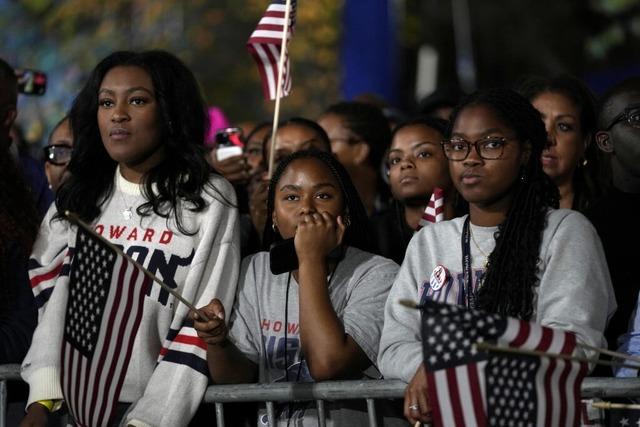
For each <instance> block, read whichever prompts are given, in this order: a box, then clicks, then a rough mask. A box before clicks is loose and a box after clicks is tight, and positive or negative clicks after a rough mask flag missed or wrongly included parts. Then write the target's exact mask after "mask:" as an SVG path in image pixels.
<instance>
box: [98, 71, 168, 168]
mask: <svg viewBox="0 0 640 427" xmlns="http://www.w3.org/2000/svg"><path fill="white" fill-rule="evenodd" d="M98 126H99V128H100V136H101V137H102V143H103V144H104V147H105V149H106V150H107V152H108V153H109V156H110V157H111V158H112V159H113V160H115V161H116V162H118V163H119V164H120V168H121V171H122V172H123V175H125V178H126V177H127V176H126V174H125V169H130V170H135V171H136V172H137V173H144V172H146V171H148V170H149V169H151V168H152V167H153V166H155V165H157V164H158V163H160V162H161V161H162V159H163V157H164V151H163V149H162V146H161V141H160V135H159V129H160V126H159V110H158V105H157V100H156V94H155V91H154V88H153V83H152V81H151V77H150V76H149V74H148V73H147V72H146V71H145V70H143V69H142V68H139V67H136V66H118V67H114V68H112V69H111V70H110V71H109V72H107V74H106V75H105V76H104V79H103V80H102V83H101V85H100V90H99V92H98Z"/></svg>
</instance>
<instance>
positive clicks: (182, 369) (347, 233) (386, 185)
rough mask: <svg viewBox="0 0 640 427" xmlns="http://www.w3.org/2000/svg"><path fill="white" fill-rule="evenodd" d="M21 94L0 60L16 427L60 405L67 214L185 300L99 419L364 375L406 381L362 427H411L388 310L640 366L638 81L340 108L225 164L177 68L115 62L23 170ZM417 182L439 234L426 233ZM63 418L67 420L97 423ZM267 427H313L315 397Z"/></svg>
mask: <svg viewBox="0 0 640 427" xmlns="http://www.w3.org/2000/svg"><path fill="white" fill-rule="evenodd" d="M178 83H179V84H178ZM16 88H17V84H16V79H15V75H14V72H13V69H12V68H11V67H10V66H9V65H8V64H7V63H6V62H4V61H1V60H0V114H1V116H0V119H1V120H0V194H1V197H2V200H3V202H2V204H0V336H1V339H0V342H1V344H0V363H22V372H21V374H22V377H23V379H24V381H25V382H26V383H28V385H29V394H28V398H27V402H26V415H25V417H24V419H23V420H22V425H23V426H44V425H47V420H48V419H49V418H50V417H51V412H53V411H56V410H57V409H58V408H59V407H60V406H61V404H62V403H63V401H64V399H65V394H64V392H63V386H62V384H61V379H60V378H61V370H62V367H61V364H62V361H61V346H62V343H63V336H64V334H65V314H66V315H67V316H68V315H69V313H70V312H71V313H72V311H73V309H74V308H73V307H71V308H70V307H69V305H68V298H69V297H68V295H69V292H70V276H71V272H72V271H73V269H74V268H76V267H75V266H76V265H77V264H78V263H80V261H81V260H79V259H78V258H79V257H80V255H78V254H77V253H75V249H76V246H77V243H76V236H77V233H78V227H77V226H76V225H75V224H74V223H72V222H70V221H69V219H68V218H67V217H66V216H65V212H67V211H70V212H73V213H75V214H76V215H77V216H78V217H79V218H81V219H82V220H83V221H85V222H86V223H88V224H90V225H91V227H92V228H93V229H94V230H95V231H96V232H97V233H98V234H100V235H102V237H104V238H106V239H107V240H109V241H111V242H112V243H114V244H116V245H118V246H119V247H121V248H122V250H123V252H124V253H126V254H127V255H129V256H131V257H132V258H133V259H135V260H136V261H137V262H139V263H140V264H141V265H142V266H144V267H145V268H147V269H148V270H149V271H150V272H151V273H153V274H155V275H157V276H158V277H159V278H160V279H161V280H162V281H164V282H165V283H166V284H167V285H168V286H170V287H171V288H173V289H174V290H175V291H176V292H177V293H179V294H180V295H182V297H183V298H184V299H186V300H187V301H189V302H192V303H193V304H194V305H195V306H196V307H198V308H199V310H198V311H197V312H195V311H191V310H189V308H188V307H187V306H185V305H184V304H182V303H179V302H178V300H176V299H175V297H174V296H173V295H172V294H169V293H168V292H166V291H165V290H164V289H162V288H161V287H159V286H156V285H154V286H153V287H152V288H150V290H149V291H148V293H147V295H146V297H145V299H144V310H143V314H142V317H141V319H140V324H139V327H138V330H137V335H136V337H135V340H134V344H133V351H132V352H131V359H130V360H129V362H128V363H129V364H128V367H127V368H126V374H125V376H124V381H123V383H122V384H121V388H120V389H119V393H118V396H117V404H116V405H115V406H114V409H113V413H112V415H111V416H110V420H109V422H108V425H128V426H136V427H143V426H179V425H188V424H189V422H190V421H191V420H192V419H193V418H194V415H195V414H196V412H197V410H198V407H199V406H200V403H201V401H202V397H203V394H204V391H205V389H206V387H207V385H208V384H211V383H213V384H232V383H255V382H258V383H273V382H281V381H292V382H313V381H322V380H339V379H382V378H385V379H400V380H402V381H404V382H406V383H407V388H406V391H405V397H404V401H403V405H402V406H400V405H395V406H394V405H393V404H389V405H386V406H384V408H382V410H381V411H379V417H380V422H381V424H383V425H406V422H407V420H408V421H409V422H411V423H416V422H429V420H430V411H431V408H430V404H429V401H428V399H427V397H426V396H427V393H426V390H427V379H426V375H425V363H424V361H423V356H422V354H423V353H422V346H423V343H422V340H421V333H420V325H421V322H420V314H419V311H417V310H411V309H408V308H406V307H404V306H402V305H400V304H398V300H399V299H408V300H412V301H416V302H420V301H426V300H434V301H440V302H446V303H449V304H457V305H463V306H466V307H469V308H477V309H483V310H486V311H489V312H493V313H499V314H502V315H506V316H512V317H516V318H519V319H523V320H529V321H535V322H536V323H540V324H542V325H544V326H549V327H552V328H556V329H561V330H566V331H571V332H573V333H575V335H576V337H577V340H578V342H581V343H584V344H588V345H590V346H593V347H600V348H607V347H608V348H610V349H620V350H621V351H624V352H627V353H629V354H640V315H638V314H637V313H636V309H637V306H638V293H639V290H640V284H638V283H637V281H636V280H634V279H633V276H632V274H633V269H632V266H633V264H634V259H633V258H634V251H633V250H632V249H631V250H630V247H631V248H632V247H633V246H632V245H631V246H630V245H629V244H624V242H627V243H629V242H631V243H632V242H633V241H636V238H638V237H640V236H639V235H640V226H638V225H636V224H637V221H635V212H636V209H637V208H638V207H639V206H640V158H638V157H639V156H640V78H631V79H627V80H625V81H623V82H621V83H618V84H616V85H615V86H614V87H612V88H611V89H610V90H609V91H608V92H607V93H605V94H604V95H602V96H601V97H600V98H599V99H597V98H596V97H595V96H594V95H593V94H592V93H591V91H590V90H589V89H588V88H587V86H586V85H585V84H584V83H583V82H581V81H580V80H579V79H577V78H574V77H571V76H556V77H552V78H541V77H527V78H524V79H522V80H521V81H519V82H514V84H513V85H511V86H509V87H502V88H492V89H483V90H479V91H478V92H476V93H473V94H469V95H468V96H460V97H455V98H448V99H446V100H442V99H439V101H438V102H437V103H436V102H427V101H425V102H423V103H421V104H420V108H419V111H417V112H415V114H405V115H404V116H403V117H399V116H398V113H397V111H393V114H388V111H389V110H385V109H383V108H380V106H378V105H374V103H371V102H367V101H364V100H362V101H342V102H339V103H336V104H334V105H331V106H329V107H327V108H326V109H325V110H324V112H323V113H322V114H321V115H320V116H319V117H317V119H316V120H312V119H309V118H304V117H292V118H288V119H286V120H284V121H282V122H281V123H279V125H278V128H277V134H276V135H272V134H271V132H272V129H271V124H270V123H269V122H264V123H260V124H257V125H255V126H254V127H253V128H252V129H247V132H246V137H243V143H244V153H243V154H240V155H236V156H232V157H229V158H226V159H221V160H220V159H219V158H218V157H217V156H216V154H215V153H216V149H217V147H216V146H215V145H214V146H213V147H207V145H206V144H205V142H206V139H207V131H208V129H209V123H208V116H207V108H206V104H205V102H204V100H203V97H202V94H201V93H200V90H199V86H198V83H197V81H196V79H195V77H194V76H193V74H192V73H191V71H190V70H189V69H188V68H187V67H186V66H185V65H184V64H183V63H182V62H181V61H180V60H179V59H178V58H176V57H175V56H173V55H172V54H170V53H167V52H163V51H146V52H141V53H134V52H115V53H113V54H110V55H109V56H107V57H106V58H104V59H103V60H102V61H101V62H100V63H99V64H98V65H97V66H96V67H95V68H94V69H93V71H92V72H91V74H90V75H89V77H88V79H87V81H86V83H85V85H84V87H83V88H82V89H81V90H80V92H79V93H78V95H77V96H76V98H75V100H74V102H73V105H72V107H71V109H70V110H69V111H68V114H67V115H66V116H65V117H61V118H60V122H59V123H58V125H57V126H56V127H55V128H54V130H53V132H52V133H51V136H50V138H49V140H48V144H47V146H46V147H45V149H44V166H42V167H41V170H40V171H39V173H36V172H37V171H36V172H34V171H33V170H32V169H33V165H32V164H31V166H29V167H27V163H26V161H25V160H24V159H23V157H24V156H22V155H21V153H19V151H18V150H17V149H16V143H15V141H13V139H15V138H12V137H11V136H10V135H11V132H10V131H11V127H12V124H13V122H14V120H15V117H16V115H17V110H16V99H17V90H16ZM385 112H387V114H385ZM272 151H273V153H272ZM271 157H272V158H273V159H274V165H273V168H272V169H271V168H269V159H270V158H271ZM29 170H31V172H29ZM44 179H46V182H47V183H48V185H47V184H46V183H45V184H44V185H43V180H44ZM436 189H439V190H441V191H442V194H443V195H444V208H443V212H442V213H443V216H444V221H441V222H437V223H434V224H431V225H428V226H424V227H422V228H421V226H420V222H421V218H422V216H423V212H424V211H425V208H426V207H427V204H428V202H429V199H430V197H431V196H432V194H433V193H434V192H435V191H436ZM47 200H48V201H49V202H50V204H49V203H48V202H47ZM43 205H44V208H43V207H42V206H43ZM84 262H88V263H89V264H91V260H88V261H87V260H85V261H84ZM583 355H584V356H586V357H589V358H590V359H592V360H596V359H597V358H598V356H599V355H598V354H597V353H596V352H585V354H583ZM590 368H591V369H594V368H595V365H594V364H592V365H591V366H590ZM593 374H594V375H601V376H613V375H616V374H617V375H618V376H637V375H638V372H637V370H633V369H620V370H618V371H616V372H614V371H612V370H610V369H608V368H607V369H604V368H601V367H598V368H595V371H593ZM362 406H363V405H362V404H359V403H345V402H332V403H331V404H330V405H328V407H327V416H328V419H329V420H330V422H331V423H332V424H331V425H336V426H338V425H344V426H347V425H348V426H352V425H365V424H366V423H367V422H368V418H367V413H366V407H364V408H363V407H362ZM81 412H82V411H81ZM81 412H77V411H71V414H70V415H71V417H72V418H73V419H74V420H75V421H76V422H78V423H80V424H82V423H83V421H82V420H86V419H91V418H92V417H93V416H94V414H92V413H91V411H90V409H86V410H85V411H84V413H81ZM256 417H257V423H258V425H263V424H264V425H266V422H267V415H266V413H265V411H264V410H263V408H259V409H258V412H257V414H256ZM277 417H278V423H279V425H283V426H284V425H287V426H288V425H315V420H316V409H315V405H307V404H304V403H296V404H293V403H292V404H287V405H283V406H282V407H281V408H279V410H278V413H277ZM210 421H211V422H212V420H210ZM254 421H255V420H254ZM192 423H194V424H195V423H197V421H195V420H194V421H192Z"/></svg>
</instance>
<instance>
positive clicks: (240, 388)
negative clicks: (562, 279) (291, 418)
mask: <svg viewBox="0 0 640 427" xmlns="http://www.w3.org/2000/svg"><path fill="white" fill-rule="evenodd" d="M12 380H20V365H0V427H6V419H5V417H6V410H7V381H12ZM405 387H406V384H405V383H403V382H402V381H397V380H381V381H376V380H364V381H323V382H318V383H274V384H233V385H216V386H210V387H208V388H207V391H206V392H205V395H204V402H206V403H213V404H214V405H215V410H216V419H217V425H218V427H224V404H225V403H240V402H263V403H265V405H266V409H267V416H268V419H269V425H275V404H276V403H283V402H296V401H315V402H316V408H317V413H318V425H319V426H324V425H325V417H326V414H325V407H324V401H325V400H331V401H335V400H362V399H364V400H365V401H366V403H367V412H368V418H369V425H370V426H372V427H377V426H378V424H377V414H376V406H375V400H376V399H400V398H402V397H403V396H404V389H405ZM581 392H582V393H581V395H582V397H583V398H584V399H590V398H611V397H625V398H640V378H595V377H587V378H585V379H584V381H583V382H582V389H581Z"/></svg>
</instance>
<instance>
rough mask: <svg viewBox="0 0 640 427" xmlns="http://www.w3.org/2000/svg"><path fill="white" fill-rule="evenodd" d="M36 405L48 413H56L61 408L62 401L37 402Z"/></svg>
mask: <svg viewBox="0 0 640 427" xmlns="http://www.w3.org/2000/svg"><path fill="white" fill-rule="evenodd" d="M36 403H39V404H40V405H42V406H44V407H45V408H47V410H48V411H49V412H56V411H57V410H58V409H60V408H61V407H62V400H60V399H58V400H37V401H36Z"/></svg>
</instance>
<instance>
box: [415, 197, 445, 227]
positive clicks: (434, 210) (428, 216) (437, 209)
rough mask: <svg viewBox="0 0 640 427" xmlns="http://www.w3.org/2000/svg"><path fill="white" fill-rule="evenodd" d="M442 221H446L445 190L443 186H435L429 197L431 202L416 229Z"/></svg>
mask: <svg viewBox="0 0 640 427" xmlns="http://www.w3.org/2000/svg"><path fill="white" fill-rule="evenodd" d="M440 221H444V191H443V190H442V188H438V187H435V188H434V189H433V193H431V197H430V198H429V204H427V207H426V208H425V210H424V213H423V214H422V218H420V222H419V223H418V227H417V228H416V231H418V230H420V229H421V228H422V227H425V226H427V225H429V224H432V223H434V222H440Z"/></svg>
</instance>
